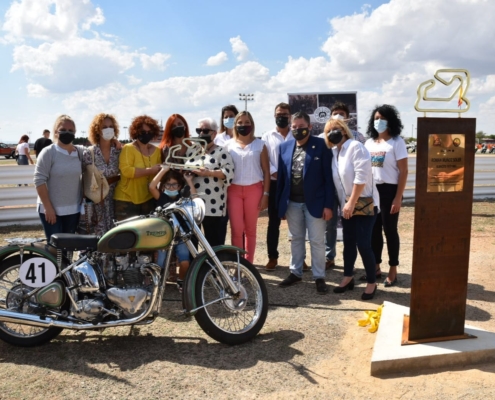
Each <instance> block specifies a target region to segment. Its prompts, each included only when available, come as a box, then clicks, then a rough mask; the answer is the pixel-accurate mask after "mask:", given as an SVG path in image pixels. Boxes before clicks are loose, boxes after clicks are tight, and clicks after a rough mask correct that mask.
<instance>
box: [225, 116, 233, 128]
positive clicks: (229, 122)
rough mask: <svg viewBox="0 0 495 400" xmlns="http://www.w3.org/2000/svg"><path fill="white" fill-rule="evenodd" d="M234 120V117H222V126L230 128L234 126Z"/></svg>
mask: <svg viewBox="0 0 495 400" xmlns="http://www.w3.org/2000/svg"><path fill="white" fill-rule="evenodd" d="M234 120H235V118H224V119H223V126H225V127H226V128H227V129H232V128H233V127H234Z"/></svg>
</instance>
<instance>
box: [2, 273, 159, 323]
mask: <svg viewBox="0 0 495 400" xmlns="http://www.w3.org/2000/svg"><path fill="white" fill-rule="evenodd" d="M147 269H149V268H147ZM150 272H151V271H150ZM151 275H152V278H153V283H154V285H153V293H152V295H151V298H152V299H155V301H153V302H152V303H150V305H149V307H148V308H147V309H145V310H144V311H143V312H142V313H141V314H140V315H138V316H137V317H134V318H130V319H123V320H120V321H105V322H99V323H97V324H93V323H91V322H88V323H86V324H79V323H74V322H70V321H59V320H57V319H53V318H50V317H45V316H44V317H40V316H39V315H34V314H23V313H19V312H15V311H10V310H5V309H0V322H7V323H12V324H21V325H29V326H37V327H40V328H62V329H72V330H78V331H80V330H90V329H100V328H111V327H116V326H128V325H134V324H137V323H139V322H141V321H143V320H144V319H146V318H147V317H148V316H149V315H150V314H151V311H152V310H153V308H154V305H155V303H156V302H157V301H160V299H158V285H159V276H158V274H157V273H156V272H154V271H152V272H151Z"/></svg>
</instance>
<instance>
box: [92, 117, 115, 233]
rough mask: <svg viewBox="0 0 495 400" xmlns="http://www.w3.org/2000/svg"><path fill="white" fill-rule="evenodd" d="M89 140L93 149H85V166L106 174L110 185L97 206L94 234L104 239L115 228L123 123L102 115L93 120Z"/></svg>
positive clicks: (95, 209)
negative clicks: (120, 123) (116, 191)
mask: <svg viewBox="0 0 495 400" xmlns="http://www.w3.org/2000/svg"><path fill="white" fill-rule="evenodd" d="M88 132H89V133H88V139H89V141H90V142H91V144H92V145H93V146H90V147H88V148H87V149H85V150H84V155H83V163H84V165H92V164H93V163H94V165H95V167H96V168H98V170H99V171H101V173H102V174H103V176H104V177H105V178H106V180H107V182H108V188H109V191H108V195H107V196H106V197H105V198H104V199H103V200H102V201H101V202H100V203H97V204H95V207H94V211H95V213H96V221H95V222H96V225H95V226H94V232H95V234H96V235H98V236H103V235H104V234H105V233H106V232H107V231H108V230H110V229H111V228H112V227H113V219H114V217H115V215H114V204H113V195H114V192H115V187H116V186H117V181H118V180H119V179H120V174H119V156H120V151H121V149H122V144H121V143H120V142H119V141H118V140H117V138H118V137H119V132H120V131H119V124H118V123H117V120H116V119H115V117H114V116H113V115H110V114H105V113H101V114H98V115H96V116H95V117H94V118H93V121H92V122H91V124H90V126H89V131H88Z"/></svg>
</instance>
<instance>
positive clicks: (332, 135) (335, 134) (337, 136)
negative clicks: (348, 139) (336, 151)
mask: <svg viewBox="0 0 495 400" xmlns="http://www.w3.org/2000/svg"><path fill="white" fill-rule="evenodd" d="M327 137H328V140H330V143H333V144H339V143H340V142H341V141H342V138H343V137H344V135H342V131H339V130H337V129H336V130H333V131H330V132H328V135H327Z"/></svg>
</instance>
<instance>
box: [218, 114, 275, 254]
mask: <svg viewBox="0 0 495 400" xmlns="http://www.w3.org/2000/svg"><path fill="white" fill-rule="evenodd" d="M254 131H255V126H254V120H253V117H252V116H251V114H250V113H249V112H248V111H241V112H240V113H239V114H237V116H236V117H235V121H234V137H233V138H232V139H231V140H229V141H228V142H227V143H226V144H225V149H226V150H227V151H228V152H229V153H230V155H231V156H232V159H233V161H234V171H235V172H234V179H233V181H232V184H231V185H230V186H229V188H228V190H227V193H228V196H227V210H228V213H229V217H230V226H231V234H232V244H233V245H234V246H237V247H240V248H241V249H245V250H246V251H247V254H246V256H245V257H246V259H247V260H248V261H249V262H251V263H252V262H253V261H254V252H255V249H256V224H257V220H258V215H259V212H260V211H262V210H264V209H266V208H267V207H268V196H269V195H270V161H269V158H268V150H267V148H266V146H265V143H264V142H263V141H262V140H261V139H257V138H256V137H255V136H254Z"/></svg>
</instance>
